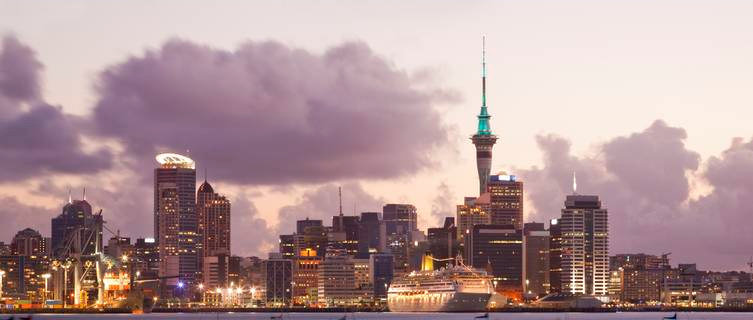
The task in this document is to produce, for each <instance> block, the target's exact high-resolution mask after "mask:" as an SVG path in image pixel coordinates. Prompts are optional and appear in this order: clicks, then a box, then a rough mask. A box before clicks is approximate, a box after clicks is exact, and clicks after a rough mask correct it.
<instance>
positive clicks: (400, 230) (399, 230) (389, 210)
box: [382, 204, 418, 273]
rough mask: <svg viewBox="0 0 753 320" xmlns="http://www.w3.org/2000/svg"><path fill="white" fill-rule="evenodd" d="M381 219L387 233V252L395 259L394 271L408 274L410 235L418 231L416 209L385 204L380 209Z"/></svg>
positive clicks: (411, 240)
mask: <svg viewBox="0 0 753 320" xmlns="http://www.w3.org/2000/svg"><path fill="white" fill-rule="evenodd" d="M382 218H383V219H384V224H385V229H386V233H387V241H386V243H387V251H389V252H390V253H392V256H393V257H394V259H395V271H396V272H397V273H405V272H408V271H409V269H410V262H409V260H408V259H409V250H410V247H409V246H410V244H411V242H413V239H412V233H413V231H418V227H417V219H418V214H417V211H416V207H415V206H413V205H411V204H387V205H385V206H384V207H382Z"/></svg>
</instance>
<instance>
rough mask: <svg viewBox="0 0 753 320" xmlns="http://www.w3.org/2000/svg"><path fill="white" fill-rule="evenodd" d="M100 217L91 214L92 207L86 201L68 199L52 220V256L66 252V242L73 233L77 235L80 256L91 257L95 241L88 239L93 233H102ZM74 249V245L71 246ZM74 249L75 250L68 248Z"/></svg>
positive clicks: (100, 244)
mask: <svg viewBox="0 0 753 320" xmlns="http://www.w3.org/2000/svg"><path fill="white" fill-rule="evenodd" d="M101 222H102V215H99V214H92V206H91V205H90V204H89V202H87V201H86V199H83V200H73V199H72V198H70V197H69V199H68V203H67V204H66V205H65V206H64V207H63V212H62V213H61V214H60V215H58V216H57V217H55V218H52V221H51V225H52V232H51V233H52V239H51V240H52V254H53V256H56V257H57V256H60V255H61V254H63V252H64V251H66V242H67V241H68V239H69V238H70V237H73V236H74V235H75V233H77V232H78V233H79V237H78V239H79V240H80V242H79V243H78V245H80V247H79V248H80V249H81V250H82V252H80V253H81V254H84V255H92V254H94V251H95V245H96V244H95V243H94V241H95V239H97V237H90V235H91V234H92V233H94V232H98V233H99V234H101V233H102V229H101V228H100V227H99V226H101ZM99 241H100V242H99V246H100V248H101V247H102V242H101V241H102V238H101V237H99ZM71 246H72V247H75V246H76V245H75V244H72V245H71ZM70 249H75V248H70Z"/></svg>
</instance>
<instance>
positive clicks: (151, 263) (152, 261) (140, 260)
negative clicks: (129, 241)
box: [133, 238, 159, 279]
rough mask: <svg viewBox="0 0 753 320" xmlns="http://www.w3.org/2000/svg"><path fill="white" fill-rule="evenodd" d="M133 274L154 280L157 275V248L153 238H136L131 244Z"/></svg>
mask: <svg viewBox="0 0 753 320" xmlns="http://www.w3.org/2000/svg"><path fill="white" fill-rule="evenodd" d="M133 258H134V260H135V263H134V272H136V271H138V272H139V273H140V274H141V275H142V276H143V277H146V278H150V279H151V278H156V277H157V276H158V274H159V248H158V247H157V242H156V241H154V238H138V239H136V243H134V244H133Z"/></svg>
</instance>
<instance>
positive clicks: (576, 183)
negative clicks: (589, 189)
mask: <svg viewBox="0 0 753 320" xmlns="http://www.w3.org/2000/svg"><path fill="white" fill-rule="evenodd" d="M573 194H578V180H577V179H576V178H575V171H573Z"/></svg>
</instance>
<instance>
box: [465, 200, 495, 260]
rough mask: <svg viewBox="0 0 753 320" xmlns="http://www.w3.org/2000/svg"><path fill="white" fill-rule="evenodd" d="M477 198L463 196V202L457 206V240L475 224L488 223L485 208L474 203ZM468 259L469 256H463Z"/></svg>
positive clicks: (489, 221) (488, 219) (488, 218)
mask: <svg viewBox="0 0 753 320" xmlns="http://www.w3.org/2000/svg"><path fill="white" fill-rule="evenodd" d="M476 200H477V198H475V197H465V202H464V203H463V204H461V205H458V206H457V224H458V241H460V243H461V244H463V239H464V238H465V236H466V235H467V234H469V233H470V232H471V230H472V229H473V226H475V225H477V224H490V223H491V219H490V217H489V214H488V213H487V212H486V208H485V207H482V206H480V205H478V204H476ZM465 258H466V259H469V257H465Z"/></svg>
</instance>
